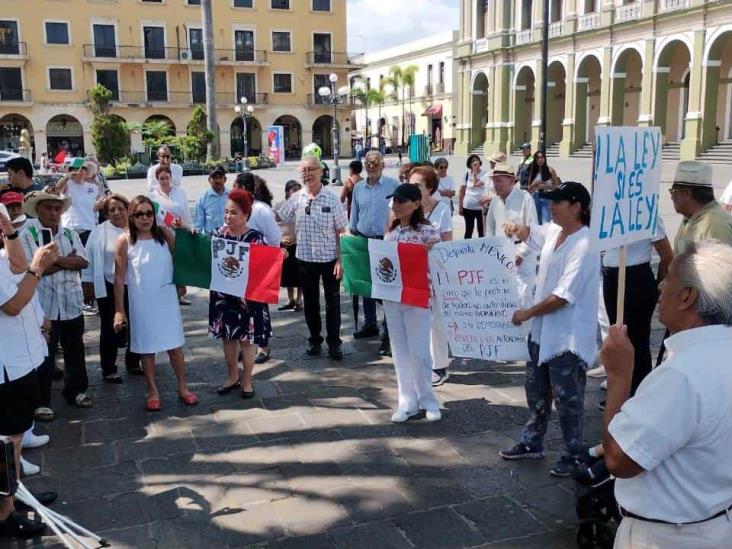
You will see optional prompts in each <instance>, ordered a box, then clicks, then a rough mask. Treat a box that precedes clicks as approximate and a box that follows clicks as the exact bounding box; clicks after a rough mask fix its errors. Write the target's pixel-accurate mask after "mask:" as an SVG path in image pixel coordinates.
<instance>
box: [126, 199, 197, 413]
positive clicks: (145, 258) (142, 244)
mask: <svg viewBox="0 0 732 549" xmlns="http://www.w3.org/2000/svg"><path fill="white" fill-rule="evenodd" d="M128 211H129V227H128V230H127V232H126V233H125V234H123V235H122V236H120V237H119V240H118V241H117V254H116V256H115V270H114V301H115V308H116V310H117V312H116V313H115V315H114V329H115V331H117V332H119V331H120V330H122V329H123V328H124V327H125V326H127V314H126V312H125V282H126V284H127V293H128V297H129V308H130V320H131V322H130V324H131V333H130V350H131V351H132V352H133V353H138V354H141V355H143V356H142V366H143V369H144V371H145V380H146V381H147V386H148V394H147V402H146V404H145V408H146V409H147V411H149V412H157V411H159V410H160V407H161V405H160V393H159V392H158V388H157V385H156V384H155V353H159V352H163V351H167V352H168V357H169V358H170V364H171V365H172V366H173V370H174V371H175V376H176V378H177V379H178V395H179V396H180V399H181V400H182V401H183V403H184V404H187V405H189V406H193V405H194V404H198V397H197V396H196V395H195V394H193V393H192V392H191V391H189V390H188V384H187V383H186V362H185V358H184V357H183V344H184V343H185V339H184V337H183V320H182V318H181V314H180V306H179V305H178V292H177V291H176V287H175V286H174V284H173V255H172V248H173V245H174V242H173V241H174V235H173V233H172V232H171V231H170V230H168V229H167V228H164V227H160V226H158V224H157V221H156V215H155V208H154V206H153V202H152V200H150V198H148V197H147V196H142V195H140V196H136V197H135V198H133V199H132V202H130V207H129V210H128Z"/></svg>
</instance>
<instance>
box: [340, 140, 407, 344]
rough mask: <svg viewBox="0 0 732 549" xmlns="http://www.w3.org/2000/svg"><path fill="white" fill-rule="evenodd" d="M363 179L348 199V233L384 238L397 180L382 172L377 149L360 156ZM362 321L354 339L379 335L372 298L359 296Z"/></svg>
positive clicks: (380, 157) (381, 163)
mask: <svg viewBox="0 0 732 549" xmlns="http://www.w3.org/2000/svg"><path fill="white" fill-rule="evenodd" d="M364 165H365V167H366V174H367V175H366V179H364V180H362V181H359V182H358V183H356V186H355V187H354V188H353V197H352V199H351V220H350V223H349V225H348V229H349V231H350V232H351V233H352V234H356V235H361V236H365V237H366V238H377V239H379V240H382V239H383V238H384V231H385V230H386V225H387V224H388V222H389V200H387V198H386V197H387V196H391V194H392V193H393V192H394V189H396V188H397V186H398V185H399V183H398V182H397V181H396V180H395V179H392V178H391V177H388V176H386V175H384V158H383V157H382V156H381V153H380V152H379V151H369V152H367V153H366V156H365V157H364ZM363 315H364V325H363V327H362V328H361V329H360V330H358V331H357V332H356V333H354V334H353V337H354V338H356V339H360V338H364V337H375V336H378V335H379V327H378V325H377V321H376V300H375V299H371V298H369V297H364V298H363ZM384 340H385V341H386V344H385V345H386V346H387V347H388V345H389V343H388V342H389V333H388V332H387V328H386V321H384Z"/></svg>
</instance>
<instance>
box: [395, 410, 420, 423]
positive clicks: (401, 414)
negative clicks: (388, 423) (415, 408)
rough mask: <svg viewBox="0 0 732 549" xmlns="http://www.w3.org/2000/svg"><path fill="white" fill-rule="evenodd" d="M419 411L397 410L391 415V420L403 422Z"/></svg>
mask: <svg viewBox="0 0 732 549" xmlns="http://www.w3.org/2000/svg"><path fill="white" fill-rule="evenodd" d="M418 413H419V412H408V411H406V410H397V411H396V412H394V413H393V414H392V415H391V420H392V422H394V423H404V422H405V421H407V420H408V419H409V418H410V417H414V416H416V415H417V414H418Z"/></svg>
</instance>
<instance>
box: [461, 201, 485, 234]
mask: <svg viewBox="0 0 732 549" xmlns="http://www.w3.org/2000/svg"><path fill="white" fill-rule="evenodd" d="M463 217H464V218H465V238H472V237H473V226H474V225H475V222H476V221H477V222H478V237H479V238H483V210H469V209H468V208H463Z"/></svg>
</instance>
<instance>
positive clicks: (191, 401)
mask: <svg viewBox="0 0 732 549" xmlns="http://www.w3.org/2000/svg"><path fill="white" fill-rule="evenodd" d="M179 396H180V399H181V400H182V401H183V404H185V405H186V406H195V405H196V404H198V397H197V396H196V395H195V394H193V393H188V394H187V395H185V396H184V395H179Z"/></svg>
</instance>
